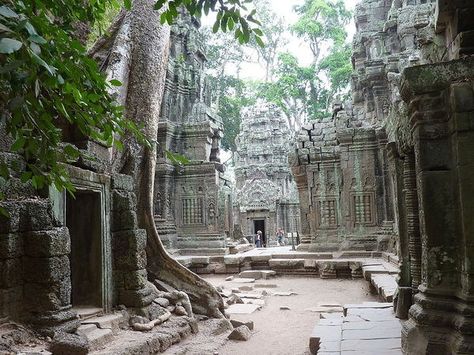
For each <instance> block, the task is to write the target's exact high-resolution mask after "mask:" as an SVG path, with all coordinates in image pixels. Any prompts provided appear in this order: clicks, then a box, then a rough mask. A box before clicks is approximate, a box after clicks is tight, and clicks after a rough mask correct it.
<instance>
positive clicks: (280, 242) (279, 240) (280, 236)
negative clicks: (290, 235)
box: [276, 228, 284, 246]
mask: <svg viewBox="0 0 474 355" xmlns="http://www.w3.org/2000/svg"><path fill="white" fill-rule="evenodd" d="M283 235H284V234H283V229H281V228H278V230H277V232H276V237H277V245H278V246H280V245H284V243H283Z"/></svg>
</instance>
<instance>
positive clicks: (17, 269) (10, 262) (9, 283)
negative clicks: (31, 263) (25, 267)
mask: <svg viewBox="0 0 474 355" xmlns="http://www.w3.org/2000/svg"><path fill="white" fill-rule="evenodd" d="M22 281H23V280H22V263H21V259H18V258H17V259H6V260H0V288H11V287H14V286H18V285H21V283H22Z"/></svg>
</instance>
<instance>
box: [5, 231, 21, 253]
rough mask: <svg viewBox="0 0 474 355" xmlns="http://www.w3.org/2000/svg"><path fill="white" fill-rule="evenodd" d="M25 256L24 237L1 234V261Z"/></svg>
mask: <svg viewBox="0 0 474 355" xmlns="http://www.w3.org/2000/svg"><path fill="white" fill-rule="evenodd" d="M20 256H23V237H22V236H21V235H20V234H13V233H9V234H0V259H11V258H16V257H20Z"/></svg>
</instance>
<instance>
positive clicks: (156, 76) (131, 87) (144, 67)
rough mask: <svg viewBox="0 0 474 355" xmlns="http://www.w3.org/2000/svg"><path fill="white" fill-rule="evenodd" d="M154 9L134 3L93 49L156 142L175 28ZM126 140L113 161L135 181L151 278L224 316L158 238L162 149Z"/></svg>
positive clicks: (209, 291)
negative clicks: (155, 205)
mask: <svg viewBox="0 0 474 355" xmlns="http://www.w3.org/2000/svg"><path fill="white" fill-rule="evenodd" d="M154 4H155V0H134V1H133V7H132V10H131V11H129V12H126V13H125V14H120V15H119V16H118V19H117V21H116V23H114V24H113V25H112V27H111V31H110V33H111V36H110V37H109V38H108V39H101V40H99V41H98V43H97V45H96V46H94V48H93V49H92V50H91V55H93V56H94V57H95V58H97V59H99V60H100V61H102V63H104V66H105V68H106V69H105V70H106V72H107V75H109V77H110V78H111V79H112V78H113V79H117V80H120V81H121V82H122V83H123V85H122V87H120V88H119V89H118V90H116V92H115V94H116V97H117V101H118V102H120V103H121V104H123V105H124V107H125V115H126V117H127V118H129V119H131V120H133V121H134V122H136V123H137V124H138V125H143V127H144V133H145V135H146V137H147V138H148V139H149V140H150V141H152V142H156V138H157V132H158V118H159V115H160V108H161V102H162V99H163V92H164V84H165V79H166V68H167V65H168V54H169V44H170V43H169V42H170V28H169V26H168V25H161V24H160V19H159V17H160V12H159V11H155V10H153V6H154ZM122 141H123V143H124V150H123V151H122V152H114V153H113V156H112V161H113V170H114V171H115V172H120V173H124V174H128V175H131V176H133V177H134V178H135V183H136V189H135V192H136V195H137V215H138V223H139V225H140V228H143V229H145V230H146V231H147V235H148V241H147V257H148V270H149V277H150V276H151V277H152V278H158V279H160V280H162V281H164V282H166V283H168V284H170V285H171V286H173V287H175V288H176V289H178V290H180V291H184V292H186V293H187V294H188V296H189V298H190V300H191V302H192V306H193V310H194V312H196V313H199V314H206V315H208V316H212V317H222V312H223V310H224V304H223V301H222V298H221V297H220V295H219V293H218V292H217V291H216V290H215V288H214V287H213V286H211V285H210V284H209V283H208V282H206V281H205V280H203V279H202V278H200V277H199V276H198V275H196V274H194V273H193V272H191V271H190V270H188V269H187V268H185V267H184V266H182V265H181V264H179V263H178V262H177V261H176V260H174V259H173V258H172V257H171V256H170V255H169V254H168V253H167V251H166V250H165V249H164V247H163V244H162V243H161V240H160V238H159V236H158V232H157V230H156V226H155V222H154V214H153V196H154V194H153V191H154V187H155V186H154V181H155V178H154V177H155V166H156V150H157V147H156V144H155V143H153V144H152V146H151V147H145V146H143V145H140V144H139V143H138V142H137V141H136V140H135V139H134V138H133V137H131V136H127V137H122Z"/></svg>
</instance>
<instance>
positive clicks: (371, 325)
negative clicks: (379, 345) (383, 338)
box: [342, 317, 402, 330]
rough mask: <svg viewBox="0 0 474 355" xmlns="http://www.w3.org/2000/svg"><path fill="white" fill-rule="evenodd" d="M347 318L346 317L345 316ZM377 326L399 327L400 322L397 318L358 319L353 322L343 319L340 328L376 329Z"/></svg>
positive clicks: (400, 325)
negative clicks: (375, 320) (383, 319)
mask: <svg viewBox="0 0 474 355" xmlns="http://www.w3.org/2000/svg"><path fill="white" fill-rule="evenodd" d="M346 318H347V317H346ZM379 327H382V328H383V327H388V328H397V327H398V328H400V329H401V327H402V324H401V323H400V321H399V320H398V319H394V320H387V321H382V322H367V321H363V320H362V319H360V320H359V321H355V322H347V321H346V320H345V319H344V323H343V324H342V330H364V329H376V328H379Z"/></svg>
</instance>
